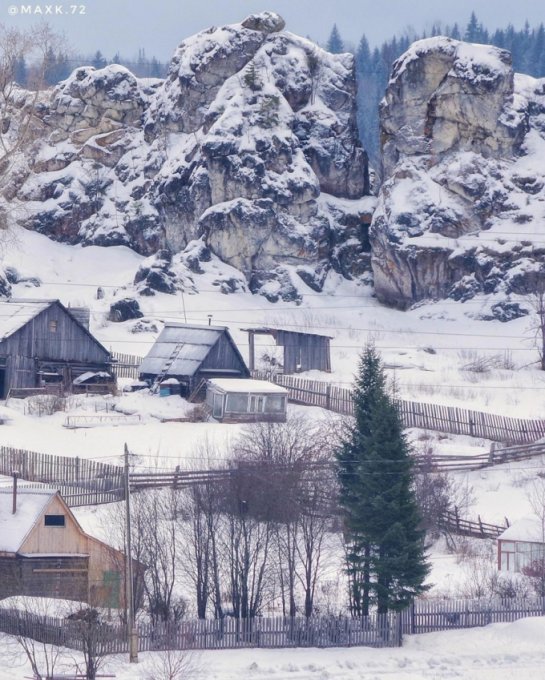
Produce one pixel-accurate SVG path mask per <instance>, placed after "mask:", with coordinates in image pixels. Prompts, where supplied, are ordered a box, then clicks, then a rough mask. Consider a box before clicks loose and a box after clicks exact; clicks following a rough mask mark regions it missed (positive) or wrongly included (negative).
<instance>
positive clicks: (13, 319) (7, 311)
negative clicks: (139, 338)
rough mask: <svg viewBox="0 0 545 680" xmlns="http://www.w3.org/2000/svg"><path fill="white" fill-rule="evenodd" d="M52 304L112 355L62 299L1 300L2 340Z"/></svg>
mask: <svg viewBox="0 0 545 680" xmlns="http://www.w3.org/2000/svg"><path fill="white" fill-rule="evenodd" d="M51 305H57V306H58V307H60V308H61V309H62V310H63V311H64V312H65V313H66V314H68V316H69V317H70V318H71V319H72V321H73V322H74V323H75V324H77V325H78V326H79V327H80V328H81V330H82V331H83V332H84V333H85V334H86V335H87V336H88V337H89V338H91V340H93V342H94V343H95V344H96V345H98V346H99V347H100V349H102V350H103V351H104V352H105V353H106V354H108V355H110V352H109V351H108V350H107V349H106V347H104V345H103V344H102V343H100V342H99V341H98V340H97V339H96V338H95V336H94V335H93V334H92V333H91V331H90V330H89V329H88V328H86V327H85V326H84V325H83V324H82V323H81V321H79V319H77V318H76V317H75V316H74V315H73V314H71V312H70V308H68V307H65V306H64V305H63V304H62V302H61V301H60V300H35V299H30V298H28V299H27V298H20V299H15V298H13V299H11V300H8V301H6V302H0V342H2V340H5V339H6V338H9V336H10V335H13V334H14V333H16V332H17V331H18V330H20V329H21V328H22V327H23V326H24V325H25V324H27V323H28V322H29V321H31V320H32V319H34V318H35V317H37V316H38V315H39V314H41V313H42V312H44V311H45V310H46V309H48V308H49V307H51Z"/></svg>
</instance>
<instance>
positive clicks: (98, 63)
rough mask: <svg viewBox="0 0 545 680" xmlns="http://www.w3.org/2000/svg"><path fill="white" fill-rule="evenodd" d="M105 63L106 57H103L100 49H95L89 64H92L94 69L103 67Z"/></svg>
mask: <svg viewBox="0 0 545 680" xmlns="http://www.w3.org/2000/svg"><path fill="white" fill-rule="evenodd" d="M106 64H107V61H106V59H105V58H104V55H103V54H102V52H101V51H100V50H97V51H96V52H95V56H94V57H93V61H92V62H91V65H92V66H94V67H95V68H96V69H99V68H104V67H105V66H106Z"/></svg>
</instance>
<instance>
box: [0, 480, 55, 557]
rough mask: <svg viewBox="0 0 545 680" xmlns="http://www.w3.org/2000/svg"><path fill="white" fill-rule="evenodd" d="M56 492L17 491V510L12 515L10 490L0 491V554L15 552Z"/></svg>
mask: <svg viewBox="0 0 545 680" xmlns="http://www.w3.org/2000/svg"><path fill="white" fill-rule="evenodd" d="M56 493H57V492H56V491H54V490H51V489H25V488H24V487H19V488H18V489H17V510H16V512H15V514H14V515H13V514H12V507H13V492H12V489H0V552H12V553H14V552H17V550H19V548H20V547H21V545H22V544H23V542H24V540H25V538H26V537H27V536H28V534H29V532H30V530H31V529H32V527H33V526H34V525H35V524H36V522H37V520H38V518H39V517H40V516H41V514H42V513H43V511H44V510H45V508H46V507H47V505H48V503H49V502H50V500H51V499H52V498H53V497H54V496H55V494H56Z"/></svg>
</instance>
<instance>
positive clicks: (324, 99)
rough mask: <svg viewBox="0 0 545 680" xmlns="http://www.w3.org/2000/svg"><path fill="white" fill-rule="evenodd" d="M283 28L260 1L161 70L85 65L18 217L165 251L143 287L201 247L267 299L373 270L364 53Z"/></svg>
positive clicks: (77, 238)
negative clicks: (360, 90) (360, 72)
mask: <svg viewBox="0 0 545 680" xmlns="http://www.w3.org/2000/svg"><path fill="white" fill-rule="evenodd" d="M283 28H284V21H283V20H282V19H281V17H279V16H278V15H276V14H274V13H272V12H264V13H262V14H258V15H252V16H250V17H248V18H247V19H246V20H245V21H243V22H242V23H241V24H235V25H230V26H224V27H222V28H210V29H209V30H206V31H203V32H201V33H199V34H198V35H196V36H194V37H192V38H189V39H187V40H185V41H184V42H182V43H181V45H180V46H179V47H178V49H177V50H176V52H175V54H174V57H173V59H172V62H171V64H170V69H169V72H168V76H167V78H166V79H165V80H164V81H162V80H149V79H148V80H141V79H138V78H136V77H135V76H134V75H132V74H131V73H130V72H129V71H128V70H127V69H125V68H123V67H121V66H108V67H106V68H104V69H101V70H95V69H93V68H92V67H84V68H79V69H77V70H76V71H74V73H72V75H71V76H70V77H69V78H68V79H67V80H66V81H64V82H63V83H61V84H60V85H59V86H58V87H57V88H56V89H55V91H54V92H53V94H52V97H51V100H50V102H49V103H48V104H47V105H46V106H44V107H42V109H41V110H40V112H39V115H40V117H41V119H42V121H43V124H44V127H45V130H46V131H47V132H46V133H44V135H43V136H42V138H40V139H38V141H37V142H36V144H35V146H34V148H33V150H32V153H31V154H29V155H28V157H27V159H26V166H25V167H22V168H21V167H19V169H18V172H17V173H14V175H13V178H12V179H11V181H10V183H9V185H8V188H7V189H6V191H5V192H4V197H5V198H6V199H7V200H9V201H11V202H15V203H18V204H19V205H20V206H22V207H23V210H22V211H19V212H18V215H19V222H20V223H22V224H23V225H24V226H25V227H27V228H30V229H34V230H37V231H39V232H41V233H43V234H46V235H47V236H49V237H51V238H54V239H58V240H63V241H65V242H68V243H83V244H99V245H114V244H116V245H117V244H126V245H129V246H130V247H132V248H134V249H135V250H137V251H138V252H139V253H142V254H145V255H150V256H154V257H151V259H150V262H149V266H146V271H145V272H139V275H138V282H139V283H142V286H144V288H145V290H146V291H147V293H148V294H152V293H153V290H154V289H159V290H165V292H173V291H174V290H176V288H177V287H180V286H182V285H183V279H184V272H187V268H188V267H189V268H190V269H191V271H192V272H193V273H198V272H199V258H201V257H202V258H204V259H205V260H206V259H208V260H210V258H211V257H214V256H216V257H217V258H219V259H220V260H222V261H223V262H224V263H226V264H227V265H229V266H231V267H233V268H235V269H236V270H238V271H239V272H241V273H242V275H243V276H242V279H241V280H242V281H245V282H246V284H247V285H249V287H250V289H251V290H254V291H256V292H257V291H259V292H263V293H265V294H266V295H268V296H269V297H270V298H271V299H277V298H278V297H279V296H288V297H289V296H296V289H297V281H298V282H299V283H301V281H304V283H305V284H307V285H308V286H310V287H311V288H313V289H314V290H321V288H322V286H323V284H324V281H325V279H326V277H327V274H328V272H329V271H330V270H331V269H334V270H335V271H337V272H339V273H340V274H341V275H343V276H345V277H347V278H353V277H360V276H362V275H364V274H365V272H366V271H368V270H369V246H368V240H367V229H368V225H369V223H370V220H371V214H372V210H373V208H374V205H375V199H373V198H372V197H369V196H367V197H365V196H366V194H368V193H369V187H368V179H367V178H368V171H367V159H366V154H365V153H364V151H363V149H362V148H361V145H360V143H359V141H358V134H357V128H356V123H355V76H354V64H353V58H352V57H351V56H350V55H346V54H345V55H331V54H328V53H327V52H325V51H323V50H321V49H320V48H318V47H317V46H316V45H314V44H313V43H311V42H309V41H308V40H305V39H302V38H299V37H296V36H294V35H292V34H290V33H286V32H283ZM297 275H299V276H297ZM150 276H151V279H150V278H149V277H150ZM235 278H236V277H235ZM294 282H295V285H294ZM231 288H232V289H233V288H234V289H236V288H237V286H232V287H231ZM167 289H168V290H167ZM226 290H229V286H227V288H226Z"/></svg>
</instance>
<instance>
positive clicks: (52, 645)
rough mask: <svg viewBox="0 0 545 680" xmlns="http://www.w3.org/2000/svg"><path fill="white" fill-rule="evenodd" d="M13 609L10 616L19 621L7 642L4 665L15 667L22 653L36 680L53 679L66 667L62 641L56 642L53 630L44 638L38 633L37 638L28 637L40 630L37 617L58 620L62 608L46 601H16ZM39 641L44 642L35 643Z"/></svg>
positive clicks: (17, 598)
mask: <svg viewBox="0 0 545 680" xmlns="http://www.w3.org/2000/svg"><path fill="white" fill-rule="evenodd" d="M13 605H14V606H13V607H12V608H11V614H12V616H13V617H14V618H15V621H16V632H15V633H13V634H12V635H11V636H10V638H9V640H8V645H7V654H6V657H5V658H4V663H5V664H6V665H7V666H12V665H15V664H16V663H17V661H18V658H19V652H20V650H22V651H23V653H24V655H25V657H26V659H27V661H28V663H29V664H30V667H31V669H32V672H33V674H34V676H35V678H36V679H37V680H42V679H43V678H48V677H51V676H53V675H54V673H55V670H59V668H64V667H65V665H66V658H65V650H63V648H62V647H61V646H60V640H55V639H54V636H53V635H52V634H51V629H49V630H48V633H49V634H47V633H46V632H45V631H44V635H43V636H40V634H39V633H37V634H36V632H35V633H34V637H30V636H29V633H31V632H32V630H33V628H34V630H36V629H39V622H38V617H45V616H54V617H57V616H59V614H60V609H61V604H60V603H58V602H53V601H52V600H50V599H47V598H40V597H16V598H14V601H13ZM33 622H34V625H33ZM40 637H42V639H41V640H39V639H35V638H40ZM10 643H13V644H10Z"/></svg>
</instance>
